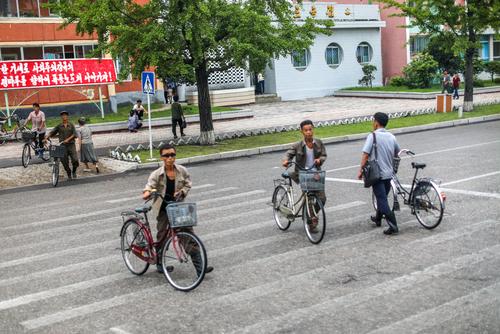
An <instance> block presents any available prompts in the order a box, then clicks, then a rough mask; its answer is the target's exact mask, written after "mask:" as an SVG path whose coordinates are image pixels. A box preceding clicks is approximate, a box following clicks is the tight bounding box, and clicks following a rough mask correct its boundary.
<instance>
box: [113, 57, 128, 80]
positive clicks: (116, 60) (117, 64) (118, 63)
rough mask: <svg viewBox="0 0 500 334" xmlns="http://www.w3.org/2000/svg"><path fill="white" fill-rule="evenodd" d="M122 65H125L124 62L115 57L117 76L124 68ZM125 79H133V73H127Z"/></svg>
mask: <svg viewBox="0 0 500 334" xmlns="http://www.w3.org/2000/svg"><path fill="white" fill-rule="evenodd" d="M122 66H124V65H123V64H122V62H121V61H120V59H115V70H116V75H117V76H119V75H120V71H121V70H122ZM123 81H132V73H130V72H129V74H128V75H127V77H126V78H125V79H124V80H123Z"/></svg>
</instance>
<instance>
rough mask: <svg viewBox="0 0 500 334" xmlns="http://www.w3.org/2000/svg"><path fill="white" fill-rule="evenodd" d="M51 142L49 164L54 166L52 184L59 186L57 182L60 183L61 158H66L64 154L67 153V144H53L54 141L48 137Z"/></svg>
mask: <svg viewBox="0 0 500 334" xmlns="http://www.w3.org/2000/svg"><path fill="white" fill-rule="evenodd" d="M48 142H49V150H48V151H49V156H50V159H51V162H50V163H49V166H51V167H52V174H51V176H52V179H51V181H52V186H54V187H57V184H58V183H59V166H60V162H61V159H62V158H64V155H65V154H66V146H64V145H53V144H52V141H51V140H50V139H48Z"/></svg>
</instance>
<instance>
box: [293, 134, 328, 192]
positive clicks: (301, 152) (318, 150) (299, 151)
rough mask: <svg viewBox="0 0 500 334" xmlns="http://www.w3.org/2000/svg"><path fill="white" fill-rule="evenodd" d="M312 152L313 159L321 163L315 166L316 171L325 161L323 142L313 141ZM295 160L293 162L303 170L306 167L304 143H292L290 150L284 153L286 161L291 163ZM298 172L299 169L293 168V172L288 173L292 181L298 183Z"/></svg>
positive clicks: (315, 139)
mask: <svg viewBox="0 0 500 334" xmlns="http://www.w3.org/2000/svg"><path fill="white" fill-rule="evenodd" d="M313 151H314V159H319V160H320V161H321V163H320V165H319V166H317V168H318V169H321V166H322V165H323V163H324V162H325V160H326V148H325V145H324V144H323V142H322V141H321V140H320V139H317V138H314V139H313ZM293 158H295V162H296V163H297V164H298V165H299V166H300V167H301V168H304V167H305V165H306V159H307V157H306V143H305V142H304V141H303V140H301V141H299V142H297V143H294V144H293V145H292V147H291V148H289V149H288V151H286V153H285V156H284V159H286V160H288V161H292V160H293ZM298 172H299V168H298V167H297V166H295V172H293V173H290V176H291V177H292V179H293V180H294V181H296V182H297V181H298Z"/></svg>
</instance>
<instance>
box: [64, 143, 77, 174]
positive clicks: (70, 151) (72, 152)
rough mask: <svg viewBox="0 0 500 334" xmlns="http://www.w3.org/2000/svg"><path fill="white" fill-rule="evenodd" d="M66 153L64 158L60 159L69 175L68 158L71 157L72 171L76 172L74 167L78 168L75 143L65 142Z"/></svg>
mask: <svg viewBox="0 0 500 334" xmlns="http://www.w3.org/2000/svg"><path fill="white" fill-rule="evenodd" d="M64 146H66V153H65V154H64V158H62V159H61V162H62V165H63V167H64V170H65V171H66V173H67V174H68V176H70V175H71V169H70V168H69V159H71V164H72V165H73V173H76V169H77V168H78V165H79V163H78V154H77V153H76V145H75V143H71V144H65V145H64Z"/></svg>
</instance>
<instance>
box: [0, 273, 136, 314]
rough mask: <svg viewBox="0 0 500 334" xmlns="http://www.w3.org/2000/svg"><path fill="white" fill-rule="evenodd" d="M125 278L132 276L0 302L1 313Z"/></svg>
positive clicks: (120, 274)
mask: <svg viewBox="0 0 500 334" xmlns="http://www.w3.org/2000/svg"><path fill="white" fill-rule="evenodd" d="M125 278H130V274H128V273H118V274H113V275H109V276H103V277H98V278H94V279H91V280H88V281H82V282H78V283H74V284H70V285H65V286H61V287H58V288H54V289H50V290H45V291H41V292H37V293H32V294H28V295H24V296H20V297H17V298H13V299H9V300H4V301H0V311H3V310H7V309H10V308H13V307H17V306H21V305H26V304H30V303H34V302H37V301H40V300H44V299H47V298H52V297H57V296H61V295H65V294H68V293H72V292H76V291H80V290H85V289H90V288H94V287H97V286H100V285H104V284H108V283H112V282H115V281H119V280H122V279H125Z"/></svg>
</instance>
